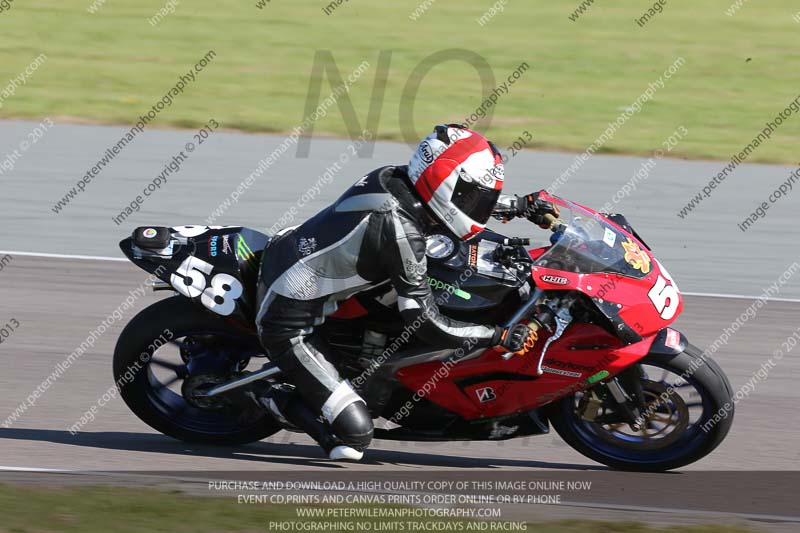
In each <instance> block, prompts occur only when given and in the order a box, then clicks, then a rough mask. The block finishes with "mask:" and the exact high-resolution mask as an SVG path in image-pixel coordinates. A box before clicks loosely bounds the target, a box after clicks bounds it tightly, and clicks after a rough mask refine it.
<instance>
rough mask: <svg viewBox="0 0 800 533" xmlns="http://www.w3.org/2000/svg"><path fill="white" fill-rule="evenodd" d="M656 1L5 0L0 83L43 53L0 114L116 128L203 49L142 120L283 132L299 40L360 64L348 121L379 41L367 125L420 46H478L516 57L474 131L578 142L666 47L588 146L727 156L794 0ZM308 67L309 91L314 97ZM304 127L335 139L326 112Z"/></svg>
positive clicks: (766, 87)
mask: <svg viewBox="0 0 800 533" xmlns="http://www.w3.org/2000/svg"><path fill="white" fill-rule="evenodd" d="M732 2H733V0H704V1H703V2H697V1H696V0H669V2H668V3H667V6H666V7H665V8H664V12H663V13H662V14H660V15H658V16H656V17H655V18H654V19H653V20H651V21H650V22H649V23H648V24H647V25H646V26H645V27H643V28H640V27H639V26H637V25H636V23H635V22H634V18H635V17H639V16H641V14H642V13H643V12H644V11H645V9H646V7H647V5H648V4H650V5H652V4H651V3H650V2H649V1H647V2H645V1H642V2H635V3H634V2H630V1H623V0H597V2H596V3H595V4H594V5H593V6H592V7H591V8H590V9H589V10H588V12H586V13H585V14H583V15H582V16H581V18H580V19H579V20H578V21H577V22H573V21H571V20H570V19H569V18H568V15H569V14H570V13H572V11H573V10H574V9H575V7H576V6H577V5H578V4H579V0H562V1H556V2H521V1H511V2H508V5H507V7H506V10H505V12H504V13H499V14H497V15H496V16H495V17H494V18H493V19H491V21H489V22H488V24H486V25H485V26H483V27H481V26H479V25H478V23H477V22H476V20H477V19H478V18H479V17H480V16H481V15H482V14H483V13H484V12H485V11H486V10H487V9H488V8H489V7H490V6H491V4H492V3H493V2H492V1H491V0H462V1H460V2H445V1H443V0H438V1H434V2H433V4H432V5H431V6H430V8H429V10H428V11H427V12H426V13H424V14H423V15H422V16H421V18H420V19H419V20H418V21H416V22H414V21H412V20H410V19H409V14H410V13H411V12H412V11H413V10H414V9H415V8H416V7H417V6H418V5H419V4H418V0H412V1H396V2H368V1H367V0H350V1H348V2H345V3H343V4H342V5H341V6H339V7H338V9H336V10H335V11H334V12H333V13H332V14H331V15H325V14H324V13H323V11H322V6H323V5H324V4H326V3H327V2H323V1H322V0H319V1H311V0H271V2H269V4H268V5H267V6H266V8H264V9H257V8H256V7H255V0H243V1H240V2H239V1H237V2H220V1H218V0H213V1H212V0H191V1H189V0H183V1H182V2H181V3H180V4H179V5H178V6H177V11H176V12H175V13H174V14H172V15H169V16H167V17H166V18H165V19H164V20H163V21H162V22H161V23H160V24H159V25H158V26H156V27H151V26H150V25H149V24H148V23H147V19H148V18H149V17H151V16H153V15H154V14H155V13H156V11H157V10H158V9H159V8H160V7H162V6H163V5H164V4H165V0H138V1H137V2H125V1H122V0H107V1H106V3H105V5H103V6H102V7H101V8H100V10H99V11H98V12H97V13H96V14H89V13H88V12H87V9H86V8H87V6H88V5H89V4H90V3H91V2H90V0H15V1H14V3H13V4H12V7H11V9H10V10H7V11H5V12H2V13H0V88H2V87H3V86H4V83H5V80H7V79H9V78H12V77H14V76H16V75H17V74H19V73H20V72H21V71H22V70H23V68H24V67H25V65H26V64H28V62H29V61H30V60H31V59H33V58H34V57H35V56H36V55H38V54H39V53H41V52H44V53H45V54H46V55H47V57H48V60H47V62H46V64H45V65H43V66H42V67H41V68H40V69H39V71H38V72H36V73H35V74H34V76H33V77H32V78H31V80H30V81H29V83H28V84H27V86H24V87H20V88H19V89H18V90H17V94H15V95H14V96H13V97H11V98H9V99H7V100H6V102H4V106H3V107H2V109H0V118H11V117H30V118H36V117H42V116H51V117H53V118H54V119H55V118H61V119H64V118H70V119H74V120H87V121H94V122H103V123H121V124H131V123H133V122H134V121H135V119H136V117H138V116H139V114H141V113H143V112H146V111H147V110H148V109H149V108H150V107H151V106H152V105H153V104H154V103H155V102H156V101H157V100H158V99H160V98H161V96H162V95H163V93H164V92H165V91H166V90H167V89H168V88H169V87H171V86H172V85H173V84H174V82H175V79H176V78H177V77H178V76H179V75H180V74H181V73H183V72H185V71H187V70H188V69H189V68H190V67H191V66H192V65H194V63H195V62H196V61H197V60H198V59H199V58H200V57H202V56H203V55H204V54H205V53H206V52H207V51H208V50H209V49H213V50H214V51H215V52H216V53H217V58H216V59H215V60H214V62H213V63H212V64H211V65H210V66H209V67H207V69H206V70H205V71H204V72H203V73H201V74H200V75H199V79H198V81H197V82H196V83H195V84H194V85H192V86H191V87H189V88H188V89H187V91H186V93H185V94H184V95H182V96H180V97H179V98H178V99H177V101H176V102H175V104H174V105H173V106H172V107H171V108H168V109H167V110H165V111H164V112H163V113H162V114H161V115H160V116H159V118H158V119H157V121H156V125H157V126H160V127H167V126H179V127H196V126H198V125H200V124H203V123H205V122H206V121H207V120H208V119H209V118H215V119H216V120H218V121H219V122H220V123H221V124H222V125H223V127H226V128H235V129H242V130H246V131H271V132H283V131H288V130H289V129H291V128H292V127H294V126H295V125H297V124H298V123H300V122H301V121H302V118H303V113H304V108H305V100H306V95H307V94H308V89H309V81H310V76H311V71H312V64H313V58H314V52H315V50H318V49H321V50H331V51H332V53H333V56H334V58H335V60H336V66H337V67H338V69H339V70H340V71H341V72H342V74H343V75H346V74H347V73H349V72H351V71H352V70H353V69H355V68H356V66H357V65H358V64H359V63H361V62H362V61H364V60H366V61H368V62H369V63H370V65H371V67H370V69H369V71H368V72H367V73H366V74H365V76H364V77H363V78H362V79H361V80H360V81H359V82H357V83H356V85H355V86H354V87H353V89H352V91H351V95H350V96H351V99H352V102H353V105H354V108H355V110H356V114H357V116H358V120H359V121H360V123H361V125H362V126H363V125H364V124H365V123H366V116H367V110H368V108H369V106H370V102H371V99H372V91H373V80H374V79H375V72H376V68H377V64H378V52H379V50H391V51H392V55H391V65H390V69H389V73H388V79H387V85H386V94H385V99H384V102H383V107H382V112H381V116H380V123H379V126H378V128H377V132H378V137H379V138H384V139H398V138H402V134H401V128H400V116H401V114H403V115H405V114H407V113H408V112H409V110H408V109H405V110H401V109H400V108H399V107H400V98H401V95H402V93H403V89H404V87H405V86H406V83H407V81H408V79H409V76H410V75H411V72H412V71H413V69H414V67H416V66H417V65H418V64H419V63H420V62H421V61H422V60H423V59H424V58H425V57H426V56H428V55H429V54H431V53H433V52H435V51H439V50H444V49H448V48H465V49H469V50H473V51H475V52H477V53H479V54H480V55H481V56H483V57H484V58H485V59H486V60H487V61H488V63H489V65H491V67H492V70H493V72H494V74H495V76H496V77H497V79H498V80H500V79H502V78H505V76H507V75H508V74H509V73H511V72H512V71H513V70H514V69H515V68H516V67H517V66H518V65H519V64H520V63H521V62H523V61H525V62H528V63H529V64H530V65H531V67H532V68H531V69H530V70H529V71H528V72H526V73H525V74H524V75H523V76H522V79H521V80H520V81H519V82H517V84H515V85H514V86H513V87H512V88H511V93H510V94H509V95H507V96H504V97H501V100H500V102H499V104H498V106H497V107H496V114H495V116H494V119H493V121H492V122H491V125H490V127H489V128H488V130H486V124H479V125H478V126H477V127H478V129H481V130H484V131H487V133H488V134H490V136H491V137H493V138H494V139H495V140H497V141H498V144H500V145H501V146H502V147H505V145H506V144H507V143H509V142H511V141H513V140H514V139H516V138H517V136H518V135H520V134H521V133H522V132H523V131H524V130H528V131H530V132H531V133H532V134H533V135H534V139H535V144H534V146H535V147H538V148H544V149H562V148H566V149H570V150H576V151H582V150H583V149H585V148H586V146H587V145H588V144H589V143H590V142H591V141H593V140H594V139H595V138H597V137H598V136H599V135H600V134H601V133H602V132H603V130H605V128H606V125H607V124H608V123H609V121H611V120H614V119H615V118H616V117H617V116H618V114H619V113H620V111H621V110H622V109H624V108H625V106H628V105H630V103H631V102H633V101H634V100H635V99H636V98H637V97H638V96H639V95H640V94H641V93H642V91H643V90H644V89H645V88H646V87H647V85H648V83H650V82H654V81H655V80H656V79H658V77H659V75H660V74H661V72H662V71H663V70H664V69H665V68H666V67H667V66H669V65H670V64H671V63H672V62H673V61H674V60H675V58H677V57H678V56H681V57H683V58H684V59H685V60H686V64H685V66H683V67H682V68H681V69H680V70H679V71H678V73H677V74H676V75H675V76H674V78H673V79H672V80H670V81H668V82H667V84H666V86H665V87H664V89H662V90H660V91H659V92H658V93H657V94H656V96H655V98H654V99H653V100H652V101H650V102H648V103H647V104H646V105H645V107H644V109H643V110H642V112H641V113H639V114H637V115H635V116H634V117H633V118H631V119H630V120H629V121H628V122H627V123H626V124H625V125H624V126H622V127H621V128H620V130H619V131H618V132H617V134H616V136H615V137H614V139H613V140H612V141H611V142H609V143H607V144H606V146H605V147H604V148H603V151H606V152H614V153H617V152H625V153H637V154H646V153H650V152H651V151H652V150H654V149H657V148H659V147H660V145H661V142H662V141H663V140H664V139H665V138H666V137H667V136H668V135H670V134H671V133H672V132H673V131H674V130H675V128H676V127H678V126H681V125H683V126H685V127H687V128H688V129H689V131H690V134H689V136H688V137H687V138H686V139H685V140H683V141H681V143H680V144H679V146H678V148H677V150H676V152H674V153H673V154H677V155H681V156H686V157H694V158H720V159H726V158H728V157H730V156H731V155H732V154H733V153H736V152H739V151H740V150H741V149H742V148H743V147H744V146H745V145H746V144H747V143H748V142H749V141H750V140H751V139H752V138H753V137H754V136H755V135H757V133H758V132H759V131H760V130H761V129H762V128H763V127H764V122H765V121H766V120H769V119H772V118H773V117H774V116H775V115H776V114H777V113H778V112H779V111H780V110H782V109H783V108H784V107H785V105H786V104H787V103H788V102H789V101H791V100H793V99H794V98H795V97H797V95H798V94H799V93H800V86H799V85H798V84H797V75H796V74H797V72H798V66H800V47H798V46H797V43H798V42H800V41H798V39H800V24H798V23H797V22H795V21H793V20H792V15H793V14H794V13H796V12H797V11H798V6H797V4H796V2H795V1H794V0H773V1H770V2H748V3H746V4H745V5H744V7H742V9H741V10H740V11H739V13H737V14H736V15H735V16H733V17H729V16H726V15H725V13H724V11H725V9H727V8H728V7H730V5H731V4H732ZM329 90H330V87H329V82H328V80H327V78H326V79H325V80H324V84H323V91H322V94H323V96H325V95H326V94H329ZM480 101H481V96H480V83H479V76H478V73H477V72H476V70H475V69H474V68H473V67H471V66H468V65H466V64H465V63H463V62H459V61H448V62H445V63H442V64H439V65H437V66H435V67H434V68H433V69H432V70H431V71H430V73H429V75H427V76H426V77H425V78H424V79H423V80H422V83H421V86H420V90H419V94H418V95H417V98H416V103H415V106H414V108H413V114H412V116H410V117H408V118H410V120H411V122H412V123H413V124H414V126H415V128H416V131H417V133H418V134H419V135H421V134H423V133H427V131H429V128H430V126H431V125H432V123H434V122H441V121H461V120H462V119H463V118H464V117H465V116H467V115H469V114H470V113H471V112H472V111H473V110H474V109H475V107H476V106H478V105H479V104H480ZM315 133H318V134H320V133H321V134H330V135H345V134H347V128H346V126H345V123H344V121H343V120H342V115H341V113H340V112H339V111H338V109H334V110H333V111H332V112H330V113H329V114H328V116H326V117H325V118H323V119H322V120H320V121H319V122H318V124H317V125H316V131H315ZM798 137H800V117H796V116H795V117H793V118H792V119H790V120H789V121H788V122H786V123H784V125H783V126H782V127H781V128H780V129H779V130H778V131H777V132H776V134H775V135H774V136H773V138H772V139H771V140H770V141H768V142H767V143H765V144H763V145H762V146H761V147H759V148H758V149H757V150H756V151H755V152H754V154H753V155H752V156H751V159H750V160H751V161H764V162H784V163H795V162H796V161H797V138H798Z"/></svg>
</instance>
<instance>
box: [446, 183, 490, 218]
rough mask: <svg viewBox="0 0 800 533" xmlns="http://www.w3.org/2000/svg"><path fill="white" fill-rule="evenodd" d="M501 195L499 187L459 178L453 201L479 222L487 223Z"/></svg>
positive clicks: (462, 210) (463, 211)
mask: <svg viewBox="0 0 800 533" xmlns="http://www.w3.org/2000/svg"><path fill="white" fill-rule="evenodd" d="M499 197H500V191H499V190H497V189H489V188H488V187H484V186H482V185H479V184H478V183H476V182H475V181H467V180H465V179H463V178H458V183H457V184H456V188H455V189H454V190H453V197H452V198H451V202H453V205H455V206H456V207H457V208H458V209H459V211H461V212H462V213H464V214H465V215H467V216H468V217H469V218H471V219H472V220H474V221H475V222H477V223H478V224H486V222H487V221H488V220H489V217H490V216H492V211H494V206H495V204H497V199H498V198H499Z"/></svg>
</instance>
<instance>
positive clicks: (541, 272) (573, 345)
mask: <svg viewBox="0 0 800 533" xmlns="http://www.w3.org/2000/svg"><path fill="white" fill-rule="evenodd" d="M544 198H545V199H547V200H549V201H552V202H553V203H556V204H560V205H562V206H564V207H567V206H566V204H564V203H563V202H562V201H561V200H560V199H558V198H555V197H551V196H549V195H545V196H544ZM581 207H582V206H581ZM587 210H588V209H587ZM589 211H591V210H589ZM592 212H594V211H592ZM609 223H610V224H611V225H612V226H614V227H615V228H617V229H618V230H619V231H621V232H623V233H624V234H625V235H626V236H628V237H629V240H628V241H626V242H628V243H635V244H636V245H638V246H631V250H632V253H631V260H632V261H635V260H636V258H637V257H638V258H639V259H642V255H641V254H646V256H647V258H649V259H650V270H649V272H648V273H647V275H646V276H644V277H641V278H634V277H628V276H625V275H622V274H605V273H602V274H580V273H575V272H568V271H562V270H554V269H550V268H543V267H539V266H534V267H533V268H532V275H533V280H534V281H535V283H536V284H537V286H538V287H539V288H541V289H544V290H547V291H578V292H582V293H584V294H586V295H587V296H589V297H591V298H592V299H593V301H594V302H596V303H603V304H609V303H610V304H612V305H611V306H610V307H611V308H612V309H615V310H616V311H617V313H618V315H619V317H620V318H621V319H622V320H623V321H624V322H625V324H626V325H627V326H628V327H629V328H630V329H631V330H632V331H633V332H635V335H634V337H636V336H637V335H638V337H640V338H641V340H638V341H636V342H632V343H631V344H628V345H624V343H623V342H622V341H621V340H620V338H619V337H618V336H615V335H612V334H611V333H609V332H608V331H607V330H605V329H603V328H601V327H599V326H596V325H592V324H585V323H573V324H572V325H570V326H569V327H568V328H567V330H566V331H565V332H564V334H563V335H562V337H561V338H560V339H558V340H556V341H555V342H553V343H552V344H551V345H550V347H549V348H548V350H547V353H546V355H545V357H544V360H543V361H542V369H541V370H542V372H541V374H540V373H539V359H540V354H541V349H542V347H543V346H544V342H545V341H546V339H547V337H546V335H540V338H539V341H538V342H537V344H536V347H535V348H534V349H533V350H532V351H530V352H528V353H526V354H523V355H521V356H514V357H512V358H511V359H510V360H505V359H503V358H502V354H501V352H499V351H497V350H495V349H489V350H486V351H485V352H484V353H483V354H482V355H480V356H479V357H476V358H473V359H469V360H466V361H462V362H459V363H457V364H455V365H449V364H445V363H441V362H431V363H423V364H419V365H415V366H411V367H407V368H404V369H402V370H400V371H398V373H397V378H398V380H399V381H400V382H401V383H402V384H403V385H405V386H406V387H408V388H409V389H411V390H414V391H417V396H418V397H424V398H427V399H428V400H430V401H432V402H433V403H436V404H438V405H440V406H442V407H444V408H446V409H448V410H451V411H453V412H455V413H458V414H459V415H460V416H462V417H463V418H465V419H468V420H474V419H479V418H482V417H493V416H500V415H507V414H512V413H516V412H522V411H528V410H531V409H534V408H536V407H539V406H542V405H544V404H547V403H550V402H552V401H554V400H556V399H558V398H561V397H563V396H566V395H569V394H572V393H574V392H576V391H578V390H581V389H584V388H587V387H588V386H590V385H591V384H593V383H595V382H596V381H599V380H603V379H607V378H608V377H611V376H614V375H616V374H618V373H619V372H621V371H622V370H624V369H625V368H627V367H628V366H630V365H632V364H634V363H635V362H636V361H638V360H639V359H641V358H643V357H644V356H646V355H647V353H648V352H649V350H650V347H651V345H652V343H653V341H654V339H655V337H656V335H657V334H658V332H659V331H661V330H662V329H664V328H665V327H668V326H669V325H670V324H671V323H672V322H674V320H675V319H676V318H677V317H678V316H679V315H680V313H681V312H682V310H683V301H682V299H681V296H680V292H679V291H678V288H677V286H676V285H675V282H674V281H673V280H672V278H671V276H670V275H669V273H668V272H667V271H666V269H664V267H663V266H662V265H661V264H660V263H659V262H658V261H657V260H656V259H655V258H654V257H653V256H652V254H650V252H649V251H648V250H647V248H646V247H645V246H644V245H643V244H642V243H640V242H639V241H638V240H636V239H635V237H633V236H632V235H630V234H628V233H627V232H625V230H624V229H622V228H621V227H619V226H618V225H616V224H613V222H610V221H609ZM629 246H630V244H629ZM626 250H627V248H626ZM546 251H547V248H540V249H537V250H532V251H530V255H531V257H532V258H534V260H535V259H537V258H539V257H540V256H541V255H543V254H544V253H545V252H546ZM626 257H628V256H626ZM590 378H592V379H591V380H590ZM587 380H590V381H587Z"/></svg>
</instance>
